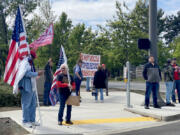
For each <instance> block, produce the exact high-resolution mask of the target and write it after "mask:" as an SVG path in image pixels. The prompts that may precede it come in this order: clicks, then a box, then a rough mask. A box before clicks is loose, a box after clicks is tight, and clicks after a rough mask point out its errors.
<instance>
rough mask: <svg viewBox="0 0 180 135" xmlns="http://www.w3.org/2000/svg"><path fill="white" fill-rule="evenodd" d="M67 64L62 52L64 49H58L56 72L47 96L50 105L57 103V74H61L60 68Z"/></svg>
mask: <svg viewBox="0 0 180 135" xmlns="http://www.w3.org/2000/svg"><path fill="white" fill-rule="evenodd" d="M64 63H65V64H67V57H66V54H65V51H64V48H63V47H62V46H61V49H60V55H59V61H58V65H57V69H56V72H55V73H54V75H53V83H52V85H51V91H50V94H49V98H50V101H51V105H53V106H54V105H56V103H57V102H58V100H59V99H58V96H59V95H58V91H57V86H56V81H57V76H58V74H59V73H61V70H60V67H61V65H62V64H64Z"/></svg>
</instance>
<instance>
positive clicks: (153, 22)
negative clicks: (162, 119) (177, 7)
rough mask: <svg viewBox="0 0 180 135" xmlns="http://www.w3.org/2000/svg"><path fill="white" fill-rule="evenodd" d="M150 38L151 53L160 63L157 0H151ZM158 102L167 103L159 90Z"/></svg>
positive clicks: (160, 103)
mask: <svg viewBox="0 0 180 135" xmlns="http://www.w3.org/2000/svg"><path fill="white" fill-rule="evenodd" d="M149 40H150V42H151V47H150V52H149V53H150V54H149V55H151V56H153V57H154V59H155V62H156V63H158V47H157V0H149ZM157 98H158V104H159V105H161V106H162V105H165V102H164V101H163V99H162V98H161V96H160V93H159V90H158V95H157Z"/></svg>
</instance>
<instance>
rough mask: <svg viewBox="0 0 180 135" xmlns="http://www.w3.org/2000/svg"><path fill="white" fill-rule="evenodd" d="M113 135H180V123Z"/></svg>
mask: <svg viewBox="0 0 180 135" xmlns="http://www.w3.org/2000/svg"><path fill="white" fill-rule="evenodd" d="M112 135H180V121H178V122H176V123H171V124H167V125H163V126H157V127H151V128H144V129H140V130H133V131H129V132H124V133H116V134H112Z"/></svg>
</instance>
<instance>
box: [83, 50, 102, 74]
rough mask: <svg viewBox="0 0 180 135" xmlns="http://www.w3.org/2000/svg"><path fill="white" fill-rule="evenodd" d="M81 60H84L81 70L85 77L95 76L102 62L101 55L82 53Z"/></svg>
mask: <svg viewBox="0 0 180 135" xmlns="http://www.w3.org/2000/svg"><path fill="white" fill-rule="evenodd" d="M81 60H82V61H83V64H82V67H81V70H82V73H83V76H84V77H94V73H95V72H96V71H97V67H98V65H99V64H100V62H101V56H100V55H90V54H84V53H81Z"/></svg>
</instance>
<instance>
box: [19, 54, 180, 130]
mask: <svg viewBox="0 0 180 135" xmlns="http://www.w3.org/2000/svg"><path fill="white" fill-rule="evenodd" d="M35 58H36V53H35V52H34V51H31V57H29V58H28V62H29V65H28V68H27V71H26V73H25V75H24V77H23V78H22V79H21V81H20V82H19V89H20V92H21V102H22V110H23V124H24V125H25V126H26V127H32V126H38V125H39V123H37V122H36V121H35V116H36V93H35V89H37V88H36V83H35V79H34V78H36V77H37V76H40V75H42V74H43V73H44V75H45V83H44V105H45V106H48V105H51V102H50V100H49V93H50V89H51V85H52V81H53V72H52V66H53V61H52V59H51V58H50V59H49V60H48V63H47V64H46V66H45V68H44V71H39V72H36V69H35V66H34V64H33V60H34V59H35ZM82 64H83V62H82V60H81V59H79V60H78V61H77V64H76V65H75V66H74V68H73V72H74V76H73V77H72V76H71V75H69V73H68V71H69V69H68V66H67V65H66V64H62V65H61V66H60V70H61V72H60V73H59V74H58V76H57V81H56V86H57V88H58V92H59V101H60V107H59V112H58V124H59V125H62V124H63V114H64V108H65V103H66V101H67V99H68V98H69V96H70V95H71V93H72V92H74V93H75V95H76V96H79V97H80V86H81V82H82V80H83V74H82V70H81V67H82ZM108 76H109V73H108V71H107V69H106V65H105V64H102V65H98V67H97V71H96V72H95V74H94V77H93V86H94V89H95V93H96V94H95V101H96V102H97V101H98V93H99V92H100V101H101V102H104V96H103V89H106V95H107V96H108ZM143 77H144V79H145V80H146V92H145V109H149V104H150V103H149V100H150V94H151V92H152V94H153V106H154V108H159V109H160V108H161V106H160V105H158V103H157V94H158V90H159V82H160V81H161V80H162V76H161V70H160V68H159V66H158V64H156V62H155V60H154V57H153V56H150V57H149V62H148V63H147V64H146V65H145V66H144V70H143ZM164 81H165V84H166V105H167V106H175V104H174V103H176V97H175V89H177V93H178V99H179V100H178V101H179V103H180V68H179V67H178V65H177V64H176V59H175V58H174V59H168V60H167V64H166V65H165V67H164ZM171 99H172V102H171ZM80 100H81V99H80ZM80 102H81V101H80ZM71 111H72V105H67V114H66V124H73V122H72V121H71Z"/></svg>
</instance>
